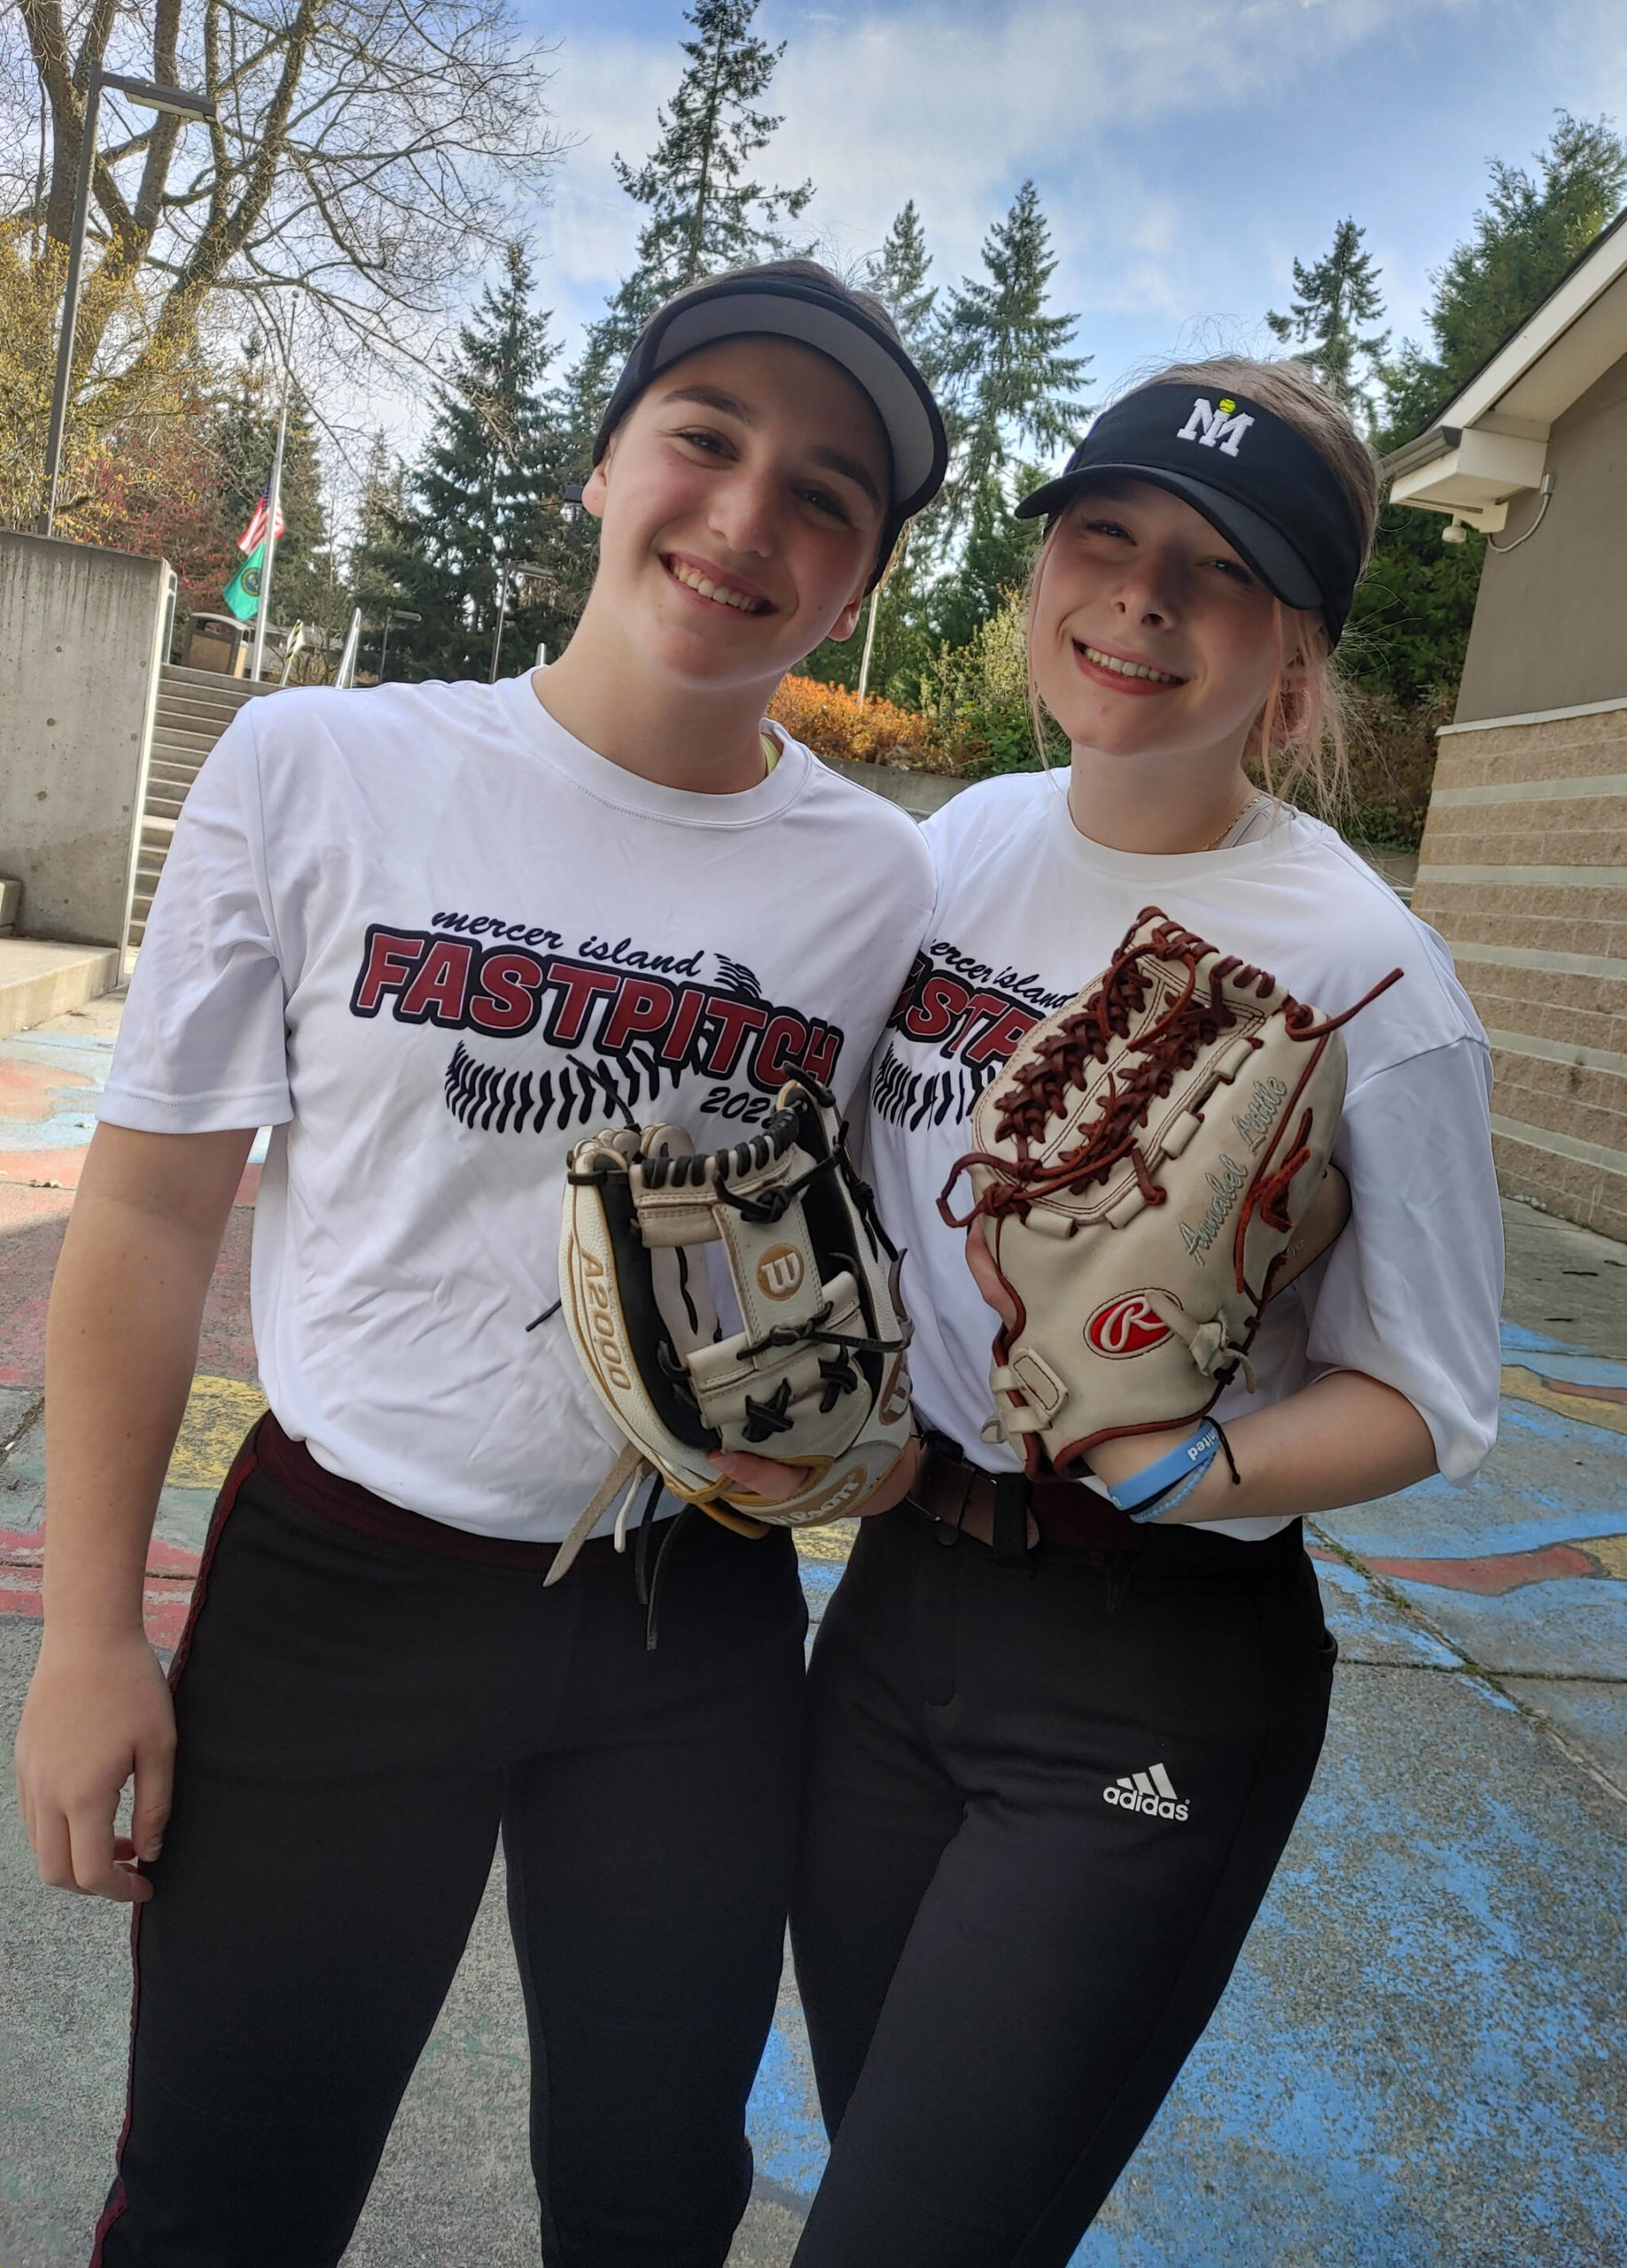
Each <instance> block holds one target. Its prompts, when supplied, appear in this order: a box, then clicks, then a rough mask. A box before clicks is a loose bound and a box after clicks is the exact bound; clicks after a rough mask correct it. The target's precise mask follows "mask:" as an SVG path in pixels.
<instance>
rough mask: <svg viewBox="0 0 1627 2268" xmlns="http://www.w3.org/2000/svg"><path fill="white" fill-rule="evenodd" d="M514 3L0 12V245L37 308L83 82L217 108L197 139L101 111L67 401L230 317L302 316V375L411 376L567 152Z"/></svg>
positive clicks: (64, 6)
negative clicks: (177, 95) (129, 79)
mask: <svg viewBox="0 0 1627 2268" xmlns="http://www.w3.org/2000/svg"><path fill="white" fill-rule="evenodd" d="M510 7H511V0H260V4H257V5H254V6H245V5H243V4H240V0H151V4H150V5H149V6H147V7H144V8H143V9H142V10H141V11H140V12H139V14H137V13H136V12H135V11H132V10H130V9H129V8H128V7H127V6H125V5H124V4H122V0H0V11H4V13H3V14H0V25H3V24H4V17H5V16H6V15H10V16H11V17H12V21H13V22H14V24H15V25H17V26H18V27H20V33H21V37H20V38H19V39H17V40H16V41H15V42H12V41H10V39H9V35H8V36H6V37H5V38H4V39H0V65H4V63H5V62H6V61H7V59H8V51H9V53H10V54H11V55H14V57H15V59H16V62H17V64H18V66H19V67H18V68H16V69H14V70H4V69H0V248H4V251H5V253H6V255H7V256H9V257H12V258H16V259H20V260H23V261H24V262H25V264H30V263H31V266H32V271H33V273H34V274H35V277H36V281H37V282H38V283H39V285H40V288H41V289H43V290H44V291H47V293H48V294H49V291H50V290H51V288H53V286H52V279H53V278H55V284H54V288H55V289H56V290H58V291H59V289H60V276H61V272H62V270H63V269H64V268H66V242H67V235H68V230H69V227H70V225H71V221H72V214H73V198H74V179H75V175H76V170H77V167H78V162H79V154H80V149H81V146H82V135H83V129H84V113H85V90H86V89H87V87H88V85H89V83H90V72H91V71H92V69H94V68H97V67H98V66H99V67H102V68H105V69H112V70H121V71H127V72H130V73H132V74H136V75H139V76H142V77H150V78H153V79H157V80H159V81H160V82H167V83H170V84H175V85H180V86H183V87H193V88H198V89H200V90H201V91H203V92H205V93H206V94H208V95H209V96H211V97H213V99H214V102H215V104H216V105H217V109H218V116H217V118H216V120H215V121H214V123H213V124H212V125H208V126H204V125H199V124H191V123H187V122H185V121H183V120H178V119H175V118H171V117H168V116H161V117H160V118H158V119H157V120H153V121H151V122H149V121H148V120H146V119H144V118H143V117H140V116H139V115H137V116H136V117H135V118H133V119H128V120H127V118H126V116H125V114H124V111H125V106H124V105H121V104H120V103H119V102H118V100H117V98H116V97H113V95H111V94H110V95H109V96H108V97H107V98H106V105H105V109H104V114H103V125H102V128H101V132H100V136H99V139H100V142H101V144H102V146H101V147H100V148H99V149H98V151H97V159H96V163H95V166H94V168H93V172H92V177H91V178H92V188H93V196H92V209H91V217H90V228H89V231H88V234H89V239H90V241H89V243H88V245H87V269H86V276H85V283H84V291H83V296H82V304H81V315H80V325H79V333H78V339H77V352H76V355H75V386H76V390H77V391H79V392H83V391H84V390H85V389H86V388H87V387H88V388H89V390H90V393H89V396H88V397H87V398H90V397H94V396H97V394H98V392H100V391H102V390H106V389H111V390H112V391H113V392H115V393H116V392H120V391H121V390H122V389H124V388H126V387H128V384H130V383H131V382H132V381H133V380H135V379H137V378H139V376H140V373H141V369H142V367H143V365H144V363H147V362H150V361H152V359H153V358H155V357H159V358H161V357H163V356H166V355H169V354H173V353H175V351H177V350H179V349H182V348H184V347H185V346H188V345H190V344H191V343H192V342H194V341H195V340H196V339H197V338H198V336H199V326H200V324H201V325H203V326H205V328H206V329H207V328H208V327H209V326H210V325H212V324H213V322H214V321H215V320H216V319H217V318H218V316H219V315H222V314H224V313H226V312H227V311H230V313H231V315H232V319H233V320H234V321H235V322H240V321H241V320H242V318H243V316H244V315H245V314H246V315H253V316H254V317H255V318H257V319H258V320H259V321H260V322H261V324H263V325H264V326H265V327H266V328H269V329H271V328H280V329H283V330H285V329H286V323H285V320H284V319H283V317H282V316H281V313H280V311H281V310H282V309H283V308H284V307H285V306H287V305H288V304H290V303H291V302H292V301H293V300H296V299H298V300H300V301H301V302H302V303H303V305H304V306H305V307H306V308H307V310H308V313H307V317H306V319H305V320H306V322H307V326H308V329H307V330H306V331H305V332H303V333H302V358H303V355H304V354H305V353H314V354H315V355H316V356H317V357H318V358H319V359H320V358H322V357H324V356H325V357H331V358H332V359H333V360H334V361H336V362H337V363H338V364H339V366H341V367H344V368H346V369H350V370H352V371H355V370H357V369H359V366H360V365H362V363H375V364H376V363H378V361H385V362H394V363H395V364H397V365H398V366H401V367H403V368H406V369H416V368H422V367H423V366H424V361H425V358H426V355H427V353H428V352H429V350H430V346H431V343H432V342H431V338H430V332H431V329H432V325H433V324H434V323H435V322H436V320H437V319H438V317H439V316H440V315H441V314H443V313H444V311H445V309H446V307H447V306H448V302H449V300H450V299H451V298H452V297H453V296H454V295H455V292H456V291H457V290H458V288H459V287H460V286H461V285H462V284H463V283H464V282H465V281H466V279H467V277H468V276H469V274H470V272H471V269H473V268H478V267H479V266H480V265H481V264H482V263H483V261H484V260H486V258H487V256H488V255H489V254H490V253H491V252H492V251H493V250H494V248H495V247H496V246H497V245H499V244H500V243H501V242H502V240H503V239H504V238H505V237H507V236H509V235H510V234H511V233H512V229H513V225H514V222H513V206H514V202H515V199H516V198H517V197H526V198H533V197H535V196H536V194H537V193H538V191H539V190H541V189H543V188H545V186H546V183H547V182H548V179H549V175H550V174H551V172H552V170H553V168H554V167H556V165H557V162H558V160H559V159H560V157H561V156H562V155H563V153H564V147H565V144H564V142H563V141H562V139H561V137H560V136H559V135H558V134H557V131H556V130H555V128H554V127H553V124H552V121H551V120H550V119H549V113H548V112H547V110H546V108H545V107H544V103H543V96H544V91H545V89H546V87H547V83H548V72H547V51H546V50H544V49H543V48H542V47H541V46H540V45H538V44H537V43H535V42H533V41H527V40H526V39H525V38H524V37H523V36H522V35H521V34H520V31H519V28H518V24H517V22H516V20H515V18H514V17H513V15H512V14H511V12H510ZM47 128H48V142H47V141H45V139H44V137H45V136H46V132H47ZM36 134H39V135H40V136H42V143H43V149H44V160H45V161H44V164H43V167H42V165H41V163H40V160H39V158H38V157H37V156H36V155H35V151H34V149H33V146H32V144H33V143H34V140H35V136H36ZM42 176H43V177H42ZM42 224H43V233H42ZM132 288H135V289H136V291H137V294H138V297H139V298H140V299H141V302H142V306H141V310H140V313H139V315H137V314H136V313H135V312H134V303H133V302H132V300H131V297H130V293H131V290H132ZM212 309H213V310H214V313H213V314H212V313H211V310H212Z"/></svg>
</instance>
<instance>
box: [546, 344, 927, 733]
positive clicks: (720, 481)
mask: <svg viewBox="0 0 1627 2268" xmlns="http://www.w3.org/2000/svg"><path fill="white" fill-rule="evenodd" d="M890 478H891V472H890V464H889V458H888V452H887V446H886V442H885V439H884V436H883V433H882V429H881V423H880V421H879V419H878V418H877V416H876V412H875V410H874V409H873V408H872V407H871V405H870V402H869V400H868V397H867V396H866V395H865V394H864V393H863V392H861V391H860V388H859V387H858V386H857V385H856V384H854V383H853V381H852V379H851V378H850V377H848V376H847V375H846V373H845V371H843V370H841V369H838V368H837V365H836V364H835V363H834V362H831V361H827V360H826V358H825V357H824V356H823V355H821V354H816V353H813V352H812V351H811V350H810V349H808V348H807V347H805V346H795V345H793V344H792V343H791V342H790V341H789V340H786V339H779V338H731V339H725V340H722V341H720V343H719V344H718V345H716V346H708V347H705V348H702V349H701V350H700V351H699V352H697V353H694V354H690V355H688V356H686V357H685V358H684V360H683V361H681V362H676V363H674V364H673V367H672V368H671V369H667V370H664V371H663V372H662V373H661V375H660V377H658V378H657V379H656V380H655V382H654V384H651V385H650V387H649V388H648V389H647V391H646V392H644V393H643V394H642V395H641V396H640V398H639V400H637V401H636V402H635V403H634V406H633V408H632V409H631V410H630V411H629V412H628V413H627V417H626V418H625V419H624V420H623V422H622V423H621V424H620V425H619V427H618V428H617V430H616V433H615V435H614V437H613V439H612V440H611V446H610V448H609V450H608V452H607V453H606V455H605V457H604V458H603V461H602V462H601V463H600V464H599V465H598V466H597V467H596V470H595V471H594V474H593V477H592V478H591V479H590V480H589V481H588V484H587V486H586V488H585V490H584V492H583V501H584V502H585V503H586V505H587V507H588V510H589V511H592V512H595V513H596V514H597V515H598V517H600V519H601V520H602V522H603V532H602V535H601V540H600V551H599V571H598V575H597V577H596V581H595V584H594V590H593V597H592V601H591V602H590V604H591V606H592V608H593V610H594V611H595V612H596V613H597V612H599V611H600V610H603V616H602V617H601V618H604V617H609V618H610V619H611V620H613V622H614V623H615V625H617V629H618V633H619V636H620V637H621V638H623V639H625V640H626V641H627V643H628V645H629V646H630V648H631V649H633V650H634V651H635V652H636V654H637V656H638V658H639V662H640V664H641V666H643V667H647V668H652V669H654V670H655V671H657V672H658V673H660V674H661V675H662V676H664V677H666V678H667V679H669V680H677V681H678V682H680V683H681V684H685V685H689V686H692V687H707V688H709V689H711V690H713V691H720V690H722V689H723V688H724V687H728V686H730V685H746V684H751V683H756V682H759V681H767V680H777V679H778V678H779V677H780V676H781V675H782V673H783V672H785V671H786V670H788V669H790V668H791V667H792V666H793V665H794V664H796V663H798V662H799V661H800V660H801V659H802V658H803V656H805V655H806V654H809V653H811V652H812V651H813V649H814V647H815V646H817V645H818V644H819V642H820V641H821V639H823V638H828V637H837V638H846V637H850V636H851V635H852V631H853V627H854V625H855V624H856V623H857V621H858V618H859V613H860V608H861V606H862V604H863V600H864V590H865V585H866V584H867V583H868V580H869V578H870V573H871V570H872V569H873V567H874V566H875V563H876V547H877V544H878V542H879V541H880V537H881V530H882V522H883V517H884V513H885V509H886V501H887V494H888V485H889V481H890Z"/></svg>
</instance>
